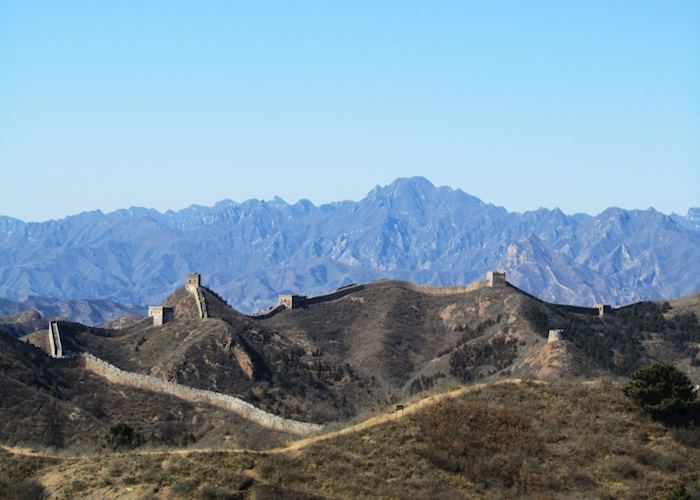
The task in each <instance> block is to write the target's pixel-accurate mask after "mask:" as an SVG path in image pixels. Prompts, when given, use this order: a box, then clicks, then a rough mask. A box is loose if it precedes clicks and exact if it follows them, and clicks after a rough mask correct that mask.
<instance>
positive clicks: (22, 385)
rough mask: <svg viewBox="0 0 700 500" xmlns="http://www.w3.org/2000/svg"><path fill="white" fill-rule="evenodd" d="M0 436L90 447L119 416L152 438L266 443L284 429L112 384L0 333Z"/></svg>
mask: <svg viewBox="0 0 700 500" xmlns="http://www.w3.org/2000/svg"><path fill="white" fill-rule="evenodd" d="M0 378H1V379H2V381H1V383H0V413H2V416H3V418H2V419H0V442H2V443H5V444H15V443H21V444H22V445H24V446H27V445H29V446H40V447H56V448H63V447H69V448H78V449H95V448H96V447H97V446H98V445H99V442H100V438H101V436H102V435H103V434H104V433H105V431H106V430H107V429H108V428H109V426H110V425H112V424H114V423H117V422H124V423H127V424H129V425H131V426H133V427H134V428H135V429H137V430H138V431H139V432H140V433H142V434H143V436H144V437H145V439H146V442H147V443H149V444H150V445H185V444H196V445H199V446H206V445H211V444H214V443H215V444H216V445H218V446H221V445H222V444H225V445H228V446H231V447H237V446H246V447H255V446H262V445H263V443H265V444H269V445H272V444H274V443H277V442H280V441H281V440H282V439H284V438H285V437H286V436H285V434H282V433H279V432H274V431H270V430H269V429H264V430H262V429H260V428H258V426H256V425H254V424H252V423H250V422H248V421H246V420H244V419H242V418H240V417H237V416H236V415H233V414H231V413H229V412H225V411H223V410H221V409H218V408H214V407H210V406H207V405H198V404H190V403H186V402H184V401H182V400H180V399H178V398H174V397H170V396H166V395H163V394H156V393H153V392H149V391H145V390H138V389H133V388H129V389H128V390H125V388H124V387H122V386H119V385H115V384H110V383H109V382H107V381H105V380H104V379H103V378H101V377H98V376H97V375H94V374H92V373H89V372H88V371H86V370H84V369H83V368H81V367H80V366H79V365H78V364H77V363H75V362H73V360H55V359H50V358H48V357H47V356H46V355H45V354H44V353H43V352H41V351H40V350H39V349H36V348H35V347H33V346H30V345H28V344H27V343H24V342H20V341H18V340H16V339H13V338H11V337H9V336H7V335H5V334H2V333H0Z"/></svg>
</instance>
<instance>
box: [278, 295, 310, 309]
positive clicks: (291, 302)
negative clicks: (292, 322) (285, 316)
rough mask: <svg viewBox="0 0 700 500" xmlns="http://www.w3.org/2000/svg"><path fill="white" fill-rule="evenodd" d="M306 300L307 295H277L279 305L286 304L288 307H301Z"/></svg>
mask: <svg viewBox="0 0 700 500" xmlns="http://www.w3.org/2000/svg"><path fill="white" fill-rule="evenodd" d="M304 300H306V295H292V294H288V293H285V294H281V295H279V296H278V297H277V305H280V306H284V307H286V308H287V309H294V308H296V307H300V306H301V305H302V304H303V303H304Z"/></svg>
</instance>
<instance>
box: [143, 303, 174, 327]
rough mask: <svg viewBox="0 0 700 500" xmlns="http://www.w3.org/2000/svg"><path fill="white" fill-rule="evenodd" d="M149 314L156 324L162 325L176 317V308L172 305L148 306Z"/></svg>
mask: <svg viewBox="0 0 700 500" xmlns="http://www.w3.org/2000/svg"><path fill="white" fill-rule="evenodd" d="M148 316H149V317H150V318H153V325H154V326H161V325H163V324H165V323H167V322H168V321H170V320H171V319H173V318H174V317H175V309H174V308H173V307H171V306H148Z"/></svg>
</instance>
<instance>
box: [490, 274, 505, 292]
mask: <svg viewBox="0 0 700 500" xmlns="http://www.w3.org/2000/svg"><path fill="white" fill-rule="evenodd" d="M506 283H507V281H506V273H499V272H498V271H489V272H487V273H486V284H487V286H488V287H489V288H504V287H505V286H506Z"/></svg>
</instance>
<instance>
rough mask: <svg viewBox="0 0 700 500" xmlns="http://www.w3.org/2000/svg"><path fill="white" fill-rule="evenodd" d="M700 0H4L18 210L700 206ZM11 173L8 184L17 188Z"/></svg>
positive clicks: (36, 213)
mask: <svg viewBox="0 0 700 500" xmlns="http://www.w3.org/2000/svg"><path fill="white" fill-rule="evenodd" d="M698 18H700V3H698V2H684V1H678V2H672V3H655V2H649V3H647V2H645V3H639V2H635V3H622V2H621V3H614V4H611V3H609V2H585V3H574V2H566V3H562V4H551V3H549V4H547V3H537V2H535V3H532V2H529V3H527V4H523V3H521V2H513V1H511V2H506V3H503V4H498V5H492V4H463V3H460V2H445V3H441V4H440V5H432V4H431V5H428V4H423V3H411V2H401V3H396V2H382V3H381V4H373V5H372V6H371V7H368V6H367V5H362V4H352V5H350V4H348V5H341V4H318V3H313V2H300V3H295V4H293V5H292V4H277V5H275V6H274V7H273V6H271V5H264V4H234V3H228V2H216V1H215V2H208V3H207V4H206V5H197V4H178V6H177V8H173V5H172V4H171V3H166V2H162V1H154V2H148V3H142V4H119V3H99V4H91V3H87V2H78V1H72V2H61V3H60V4H58V3H56V4H50V3H49V4H47V3H42V2H34V1H31V0H28V1H26V2H2V3H0V72H2V75H3V78H2V79H0V109H2V110H3V112H2V113H1V114H0V174H1V176H2V177H1V178H2V180H3V184H4V186H6V189H5V190H4V193H3V196H2V197H0V213H2V214H7V215H10V216H12V217H18V218H20V219H23V220H47V219H54V218H59V217H63V216H65V215H67V214H74V213H79V212H82V211H87V210H93V209H100V210H103V211H112V210H115V209H118V208H123V207H129V206H148V207H154V208H156V209H158V210H161V211H162V210H165V209H177V208H180V207H186V206H189V205H191V204H199V205H212V204H213V203H214V202H216V201H218V200H222V199H226V198H230V199H236V200H244V199H249V198H261V199H271V198H272V197H273V196H275V195H278V196H280V197H282V198H284V199H285V200H289V201H291V202H294V201H296V200H299V199H302V198H304V199H309V200H312V201H313V202H314V203H316V204H323V203H327V202H330V201H334V200H341V199H352V200H357V199H360V198H362V196H364V195H365V194H366V192H367V191H368V190H369V188H371V187H372V186H374V185H377V184H379V185H384V184H387V183H389V182H391V181H392V180H393V179H395V178H397V177H410V176H415V175H421V176H425V177H428V178H429V179H431V181H432V182H434V183H435V184H436V185H449V186H451V187H454V188H460V189H462V190H463V191H465V192H467V193H470V194H473V195H475V196H478V197H479V198H481V199H483V200H485V201H487V202H489V203H493V204H495V205H499V206H503V207H505V208H507V209H508V210H510V211H519V212H522V211H525V210H530V209H534V208H536V207H539V206H544V207H550V208H551V207H560V208H561V209H562V210H563V211H564V212H566V213H577V212H584V213H599V212H600V211H602V210H604V209H605V208H607V207H610V206H620V207H623V208H627V209H645V208H647V207H649V206H653V207H655V208H656V209H657V210H659V211H661V212H664V213H670V212H677V213H685V212H686V211H687V209H688V208H689V207H693V206H698V205H699V204H700V25H699V24H698V23H697V22H696V20H697V19H698ZM7 187H9V188H7Z"/></svg>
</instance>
